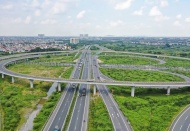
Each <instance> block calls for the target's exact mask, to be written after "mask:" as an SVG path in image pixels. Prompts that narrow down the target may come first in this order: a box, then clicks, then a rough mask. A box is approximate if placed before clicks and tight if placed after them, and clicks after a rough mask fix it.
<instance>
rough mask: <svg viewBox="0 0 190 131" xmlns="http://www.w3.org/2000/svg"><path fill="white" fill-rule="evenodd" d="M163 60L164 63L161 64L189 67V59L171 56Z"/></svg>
mask: <svg viewBox="0 0 190 131" xmlns="http://www.w3.org/2000/svg"><path fill="white" fill-rule="evenodd" d="M162 59H163V58H162ZM164 60H165V61H166V63H165V64H163V65H161V66H166V67H184V68H190V60H183V59H172V58H165V59H164Z"/></svg>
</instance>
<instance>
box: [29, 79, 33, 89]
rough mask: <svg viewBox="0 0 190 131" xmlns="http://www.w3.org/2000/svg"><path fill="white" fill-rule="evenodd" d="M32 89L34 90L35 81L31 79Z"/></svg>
mask: <svg viewBox="0 0 190 131" xmlns="http://www.w3.org/2000/svg"><path fill="white" fill-rule="evenodd" d="M29 81H30V88H34V80H32V79H30V80H29Z"/></svg>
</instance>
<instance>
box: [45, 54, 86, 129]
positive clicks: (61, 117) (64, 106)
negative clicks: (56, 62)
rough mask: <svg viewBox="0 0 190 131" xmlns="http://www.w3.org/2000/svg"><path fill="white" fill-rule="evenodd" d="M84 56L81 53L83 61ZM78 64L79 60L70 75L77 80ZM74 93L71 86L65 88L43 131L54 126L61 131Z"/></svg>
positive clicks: (78, 73)
mask: <svg viewBox="0 0 190 131" xmlns="http://www.w3.org/2000/svg"><path fill="white" fill-rule="evenodd" d="M84 56H85V54H84V53H82V55H81V59H84ZM79 62H80V60H79V61H78V62H77V63H76V66H75V69H74V71H73V74H72V75H73V76H71V77H74V78H76V79H78V78H79V76H80V67H79V66H78V65H79ZM74 93H75V88H73V85H72V84H68V85H67V86H66V89H65V92H64V93H63V94H62V96H61V99H60V100H59V102H58V104H57V106H56V108H55V110H54V111H53V113H52V115H51V116H50V118H49V120H48V122H47V123H46V125H45V127H44V129H43V130H44V131H53V130H54V128H55V127H56V126H57V127H58V128H59V129H63V126H64V123H65V121H66V117H67V114H68V111H69V108H70V106H71V103H72V99H73V95H74Z"/></svg>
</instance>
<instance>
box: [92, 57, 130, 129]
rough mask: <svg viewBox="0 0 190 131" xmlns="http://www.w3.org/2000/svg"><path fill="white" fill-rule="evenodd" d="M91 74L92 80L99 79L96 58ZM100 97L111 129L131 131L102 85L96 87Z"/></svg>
mask: <svg viewBox="0 0 190 131" xmlns="http://www.w3.org/2000/svg"><path fill="white" fill-rule="evenodd" d="M92 68H93V74H94V78H95V79H97V80H99V79H100V73H99V69H98V62H97V58H96V57H95V56H94V57H93V67H92ZM96 86H97V88H98V90H99V92H100V94H101V97H102V99H103V101H104V103H105V105H106V107H107V110H108V112H109V115H110V118H111V120H112V123H113V127H114V130H115V131H132V128H131V126H130V124H129V123H128V122H127V120H126V118H125V117H124V115H123V114H122V112H121V111H120V110H119V107H118V105H117V103H116V102H115V100H114V99H113V97H112V95H111V94H110V92H109V90H108V89H107V87H106V86H104V85H96Z"/></svg>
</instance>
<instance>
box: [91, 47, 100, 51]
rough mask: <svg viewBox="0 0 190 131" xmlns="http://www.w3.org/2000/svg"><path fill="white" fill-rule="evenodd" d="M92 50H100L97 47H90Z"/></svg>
mask: <svg viewBox="0 0 190 131" xmlns="http://www.w3.org/2000/svg"><path fill="white" fill-rule="evenodd" d="M90 50H99V48H98V47H96V46H91V47H90Z"/></svg>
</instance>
